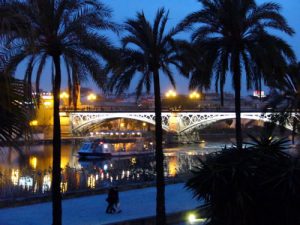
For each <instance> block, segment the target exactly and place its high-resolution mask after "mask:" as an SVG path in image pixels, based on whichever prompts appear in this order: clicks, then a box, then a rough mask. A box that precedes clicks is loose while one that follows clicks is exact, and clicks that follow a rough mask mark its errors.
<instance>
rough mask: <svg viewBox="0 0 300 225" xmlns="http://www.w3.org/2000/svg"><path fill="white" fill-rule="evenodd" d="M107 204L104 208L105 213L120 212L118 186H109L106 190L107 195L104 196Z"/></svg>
mask: <svg viewBox="0 0 300 225" xmlns="http://www.w3.org/2000/svg"><path fill="white" fill-rule="evenodd" d="M106 201H107V203H108V206H107V208H106V213H115V212H117V213H120V212H121V210H120V203H119V191H118V187H115V188H110V189H109V191H108V196H107V198H106Z"/></svg>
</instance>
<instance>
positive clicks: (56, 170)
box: [52, 55, 62, 225]
mask: <svg viewBox="0 0 300 225" xmlns="http://www.w3.org/2000/svg"><path fill="white" fill-rule="evenodd" d="M53 62H54V66H55V77H54V88H53V97H54V111H53V118H54V127H53V153H52V154H53V162H52V167H53V169H52V216H53V225H61V224H62V219H61V218H62V208H61V193H60V180H61V174H60V163H61V158H60V155H61V134H60V120H59V92H60V84H61V70H60V57H59V55H58V56H53Z"/></svg>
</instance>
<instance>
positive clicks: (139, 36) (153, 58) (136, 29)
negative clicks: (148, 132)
mask: <svg viewBox="0 0 300 225" xmlns="http://www.w3.org/2000/svg"><path fill="white" fill-rule="evenodd" d="M167 21H168V13H167V12H165V10H164V9H163V8H162V9H159V10H158V11H157V14H156V17H155V20H154V23H153V24H151V23H150V22H149V21H148V20H147V19H146V17H145V15H144V13H143V12H139V13H137V16H136V19H129V20H127V21H126V23H125V30H126V31H127V32H128V35H126V36H125V37H123V38H122V44H123V49H121V50H120V53H119V57H120V62H118V63H117V64H116V65H112V68H111V72H112V77H111V81H110V90H115V91H116V93H122V92H123V91H124V90H126V89H128V88H129V86H130V83H131V81H132V80H133V78H134V77H135V76H136V75H140V78H139V79H138V82H137V86H136V93H137V97H139V96H140V95H141V93H142V91H143V88H145V89H146V91H147V92H148V93H149V92H150V89H151V84H152V81H153V84H154V95H155V141H156V148H155V149H156V151H155V160H156V175H157V176H156V187H157V202H156V213H157V216H156V224H161V225H162V224H166V217H165V197H164V193H165V187H164V185H165V184H164V166H163V165H164V155H163V147H162V136H163V130H162V117H161V96H160V95H161V92H160V72H163V73H164V74H165V75H167V77H168V78H169V80H170V82H171V84H172V85H173V86H174V87H175V80H174V76H173V71H172V69H171V68H170V65H174V66H175V67H176V68H177V69H179V70H180V71H181V72H184V71H183V68H182V67H181V64H180V62H179V58H180V57H179V55H177V52H176V48H175V41H174V40H173V37H174V35H175V34H177V33H178V32H179V30H175V29H171V30H170V32H168V33H165V32H166V31H165V26H166V24H167Z"/></svg>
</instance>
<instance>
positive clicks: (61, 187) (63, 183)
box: [60, 182, 68, 193]
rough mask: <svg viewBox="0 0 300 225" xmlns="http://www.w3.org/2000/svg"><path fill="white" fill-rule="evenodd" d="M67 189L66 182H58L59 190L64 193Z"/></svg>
mask: <svg viewBox="0 0 300 225" xmlns="http://www.w3.org/2000/svg"><path fill="white" fill-rule="evenodd" d="M67 190H68V183H67V182H61V183H60V191H61V192H62V193H65V192H66V191H67Z"/></svg>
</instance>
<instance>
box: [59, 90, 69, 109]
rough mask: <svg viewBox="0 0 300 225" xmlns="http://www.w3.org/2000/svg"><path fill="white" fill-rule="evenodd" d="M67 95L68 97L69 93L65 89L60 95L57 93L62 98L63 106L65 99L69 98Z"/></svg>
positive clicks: (65, 103)
mask: <svg viewBox="0 0 300 225" xmlns="http://www.w3.org/2000/svg"><path fill="white" fill-rule="evenodd" d="M69 97H70V96H69V94H68V93H67V92H65V91H64V92H62V93H60V95H59V98H60V99H62V101H63V105H65V106H66V105H67V102H66V101H67V99H69Z"/></svg>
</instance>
